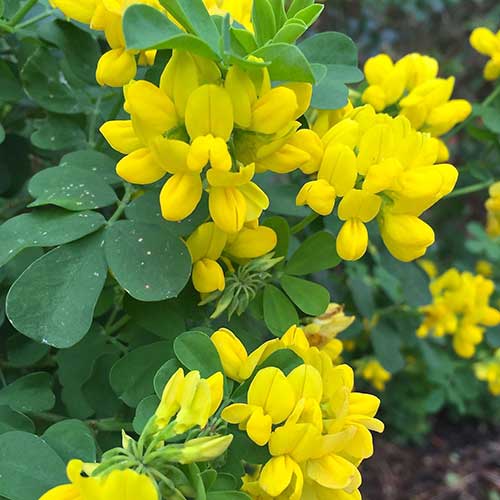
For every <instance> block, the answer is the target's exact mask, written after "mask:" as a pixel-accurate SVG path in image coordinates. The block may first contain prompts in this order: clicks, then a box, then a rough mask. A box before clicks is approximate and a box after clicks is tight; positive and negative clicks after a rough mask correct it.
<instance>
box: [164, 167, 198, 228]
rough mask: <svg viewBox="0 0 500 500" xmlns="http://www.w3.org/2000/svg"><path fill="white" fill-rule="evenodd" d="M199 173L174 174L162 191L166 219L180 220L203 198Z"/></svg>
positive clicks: (192, 210)
mask: <svg viewBox="0 0 500 500" xmlns="http://www.w3.org/2000/svg"><path fill="white" fill-rule="evenodd" d="M202 193H203V186H202V182H201V178H200V175H199V174H189V173H187V174H181V173H179V174H174V175H172V177H170V179H169V180H168V181H167V182H166V183H165V185H164V186H163V188H162V190H161V193H160V206H161V213H162V215H163V217H164V218H165V219H166V220H170V221H179V220H183V219H185V218H186V217H188V216H189V215H191V214H192V213H193V212H194V210H195V208H196V207H197V205H198V203H199V202H200V200H201V195H202Z"/></svg>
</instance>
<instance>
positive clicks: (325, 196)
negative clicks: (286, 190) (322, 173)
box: [295, 179, 335, 216]
mask: <svg viewBox="0 0 500 500" xmlns="http://www.w3.org/2000/svg"><path fill="white" fill-rule="evenodd" d="M295 203H296V204H297V205H298V206H302V205H309V206H310V207H311V208H312V209H313V210H314V211H315V212H316V213H318V214H320V215H323V216H326V215H330V214H331V213H332V211H333V207H334V205H335V188H334V187H333V186H331V185H330V184H329V183H328V182H327V181H325V180H324V179H320V180H317V181H309V182H307V183H306V184H304V185H303V186H302V188H301V189H300V191H299V193H298V194H297V198H296V200H295Z"/></svg>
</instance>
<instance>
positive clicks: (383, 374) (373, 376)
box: [361, 359, 391, 391]
mask: <svg viewBox="0 0 500 500" xmlns="http://www.w3.org/2000/svg"><path fill="white" fill-rule="evenodd" d="M361 376H362V377H363V378H364V379H365V380H368V382H370V383H371V384H372V385H373V387H375V389H377V390H379V391H383V390H384V389H385V384H386V382H387V381H389V380H390V379H391V373H390V372H388V371H387V370H386V369H385V368H384V367H383V366H382V365H381V364H380V363H379V362H378V361H377V360H376V359H372V360H370V361H368V362H367V363H365V364H364V365H363V367H362V369H361Z"/></svg>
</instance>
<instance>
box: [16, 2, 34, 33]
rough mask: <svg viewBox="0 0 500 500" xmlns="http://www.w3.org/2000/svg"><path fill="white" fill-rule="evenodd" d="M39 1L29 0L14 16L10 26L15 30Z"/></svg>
mask: <svg viewBox="0 0 500 500" xmlns="http://www.w3.org/2000/svg"><path fill="white" fill-rule="evenodd" d="M37 2H38V0H28V1H27V2H26V3H25V4H24V5H22V6H21V7H19V10H18V11H17V12H16V13H15V14H14V15H13V16H12V19H11V20H10V22H9V25H10V26H11V27H12V28H13V27H14V26H16V25H17V23H18V22H19V21H22V20H23V19H24V18H25V17H26V15H27V14H28V12H29V11H30V10H31V9H32V8H33V7H34V6H35V5H36V4H37Z"/></svg>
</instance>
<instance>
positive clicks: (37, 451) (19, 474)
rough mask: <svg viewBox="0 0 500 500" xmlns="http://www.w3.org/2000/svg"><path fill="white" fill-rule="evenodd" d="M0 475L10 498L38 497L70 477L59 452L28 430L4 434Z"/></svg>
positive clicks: (4, 493)
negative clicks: (67, 475)
mask: <svg viewBox="0 0 500 500" xmlns="http://www.w3.org/2000/svg"><path fill="white" fill-rule="evenodd" d="M0 478H1V479H2V480H1V481H0V495H2V496H4V497H6V498H8V499H10V500H35V499H37V498H40V497H41V496H42V495H43V494H44V493H45V492H46V491H48V490H50V489H51V488H54V487H55V486H58V485H60V484H65V483H67V481H68V479H67V478H66V474H65V465H64V462H63V461H62V460H61V459H60V458H59V456H58V455H57V453H56V452H55V451H54V450H53V449H52V448H51V447H50V446H49V445H48V444H47V443H46V442H45V441H44V440H43V439H41V438H39V437H38V436H34V435H33V434H28V433H26V432H8V433H6V434H2V435H1V436H0Z"/></svg>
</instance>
